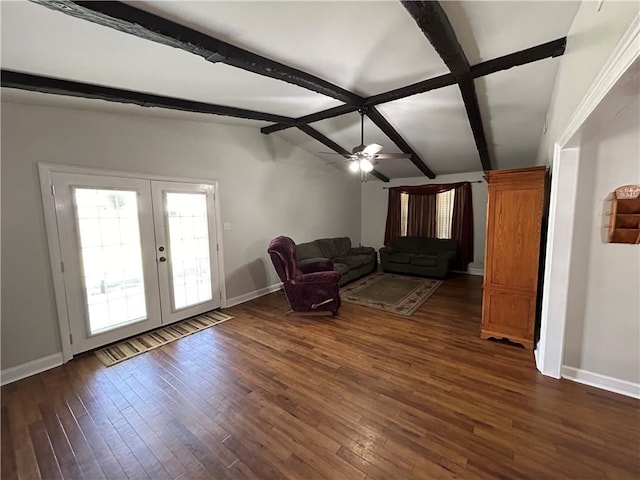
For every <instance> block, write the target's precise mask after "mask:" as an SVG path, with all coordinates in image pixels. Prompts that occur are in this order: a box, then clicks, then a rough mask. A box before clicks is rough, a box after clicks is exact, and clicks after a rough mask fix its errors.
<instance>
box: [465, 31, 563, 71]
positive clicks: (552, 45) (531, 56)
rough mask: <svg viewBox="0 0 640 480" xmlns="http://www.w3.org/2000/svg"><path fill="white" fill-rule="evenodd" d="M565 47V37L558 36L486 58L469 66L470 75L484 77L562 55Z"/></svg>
mask: <svg viewBox="0 0 640 480" xmlns="http://www.w3.org/2000/svg"><path fill="white" fill-rule="evenodd" d="M566 47H567V37H562V38H558V39H557V40H552V41H551V42H547V43H542V44H540V45H536V46H535V47H531V48H527V49H525V50H520V51H519V52H515V53H510V54H509V55H503V56H502V57H498V58H494V59H493V60H487V61H486V62H482V63H478V64H477V65H473V66H472V67H471V76H472V77H473V78H478V77H484V76H485V75H490V74H492V73H496V72H499V71H501V70H508V69H510V68H513V67H517V66H520V65H525V64H527V63H531V62H537V61H538V60H543V59H545V58H549V57H559V56H561V55H564V51H565V48H566Z"/></svg>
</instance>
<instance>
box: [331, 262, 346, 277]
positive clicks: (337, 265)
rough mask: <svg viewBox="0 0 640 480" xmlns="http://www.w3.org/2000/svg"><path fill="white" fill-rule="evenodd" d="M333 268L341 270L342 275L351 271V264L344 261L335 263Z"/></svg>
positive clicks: (337, 270)
mask: <svg viewBox="0 0 640 480" xmlns="http://www.w3.org/2000/svg"><path fill="white" fill-rule="evenodd" d="M333 269H334V270H335V271H336V272H339V273H340V275H346V274H347V273H349V266H348V265H346V264H344V263H334V264H333Z"/></svg>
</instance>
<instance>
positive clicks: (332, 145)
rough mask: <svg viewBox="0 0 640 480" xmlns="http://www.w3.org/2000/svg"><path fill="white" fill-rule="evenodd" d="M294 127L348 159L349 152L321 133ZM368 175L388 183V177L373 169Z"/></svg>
mask: <svg viewBox="0 0 640 480" xmlns="http://www.w3.org/2000/svg"><path fill="white" fill-rule="evenodd" d="M296 126H297V127H298V129H300V130H301V131H303V132H304V133H306V134H307V135H309V136H310V137H313V138H315V139H316V140H317V141H319V142H320V143H322V144H323V145H325V146H326V147H329V148H330V149H331V150H333V151H334V152H336V153H339V154H340V155H342V156H343V157H344V158H350V156H351V152H349V151H347V150H346V149H345V148H343V147H341V146H340V145H338V144H337V143H336V142H334V141H333V140H331V139H330V138H327V137H325V136H324V135H323V134H322V133H320V132H319V131H317V130H316V129H315V128H313V127H310V126H309V125H296ZM369 173H370V174H371V175H373V176H374V177H376V178H378V179H379V180H382V181H383V182H388V181H389V178H388V177H386V176H385V175H383V174H382V173H380V172H378V171H377V170H376V169H375V168H374V169H373V170H371V171H370V172H369Z"/></svg>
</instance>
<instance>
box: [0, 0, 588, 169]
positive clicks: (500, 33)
mask: <svg viewBox="0 0 640 480" xmlns="http://www.w3.org/2000/svg"><path fill="white" fill-rule="evenodd" d="M127 3H131V4H132V5H134V6H136V7H137V8H141V9H144V10H147V11H149V12H151V13H154V14H156V15H159V16H162V17H164V18H167V19H170V20H173V21H175V22H178V23H180V24H183V25H186V26H189V27H191V28H194V29H196V30H199V31H201V32H203V33H206V34H209V35H211V36H214V37H216V38H219V39H221V40H224V41H226V42H228V43H231V44H233V45H236V46H239V47H242V48H245V49H247V50H250V51H252V52H255V53H257V54H260V55H262V56H265V57H268V58H271V59H273V60H276V61H278V62H281V63H284V64H286V65H289V66H291V67H295V68H299V69H301V70H303V71H306V72H308V73H311V74H313V75H316V76H318V77H321V78H324V79H325V80H328V81H330V82H332V83H334V84H336V85H338V86H340V87H343V88H345V89H347V90H350V91H352V92H354V93H357V94H359V95H362V96H369V95H374V94H378V93H381V92H385V91H388V90H391V89H395V88H399V87H402V86H405V85H408V84H411V83H415V82H418V81H421V80H425V79H428V78H431V77H434V76H438V75H442V74H445V73H448V69H447V68H446V66H445V65H444V63H443V62H442V61H441V60H440V58H439V56H438V55H437V53H436V52H435V51H434V49H433V47H432V46H431V45H430V44H429V42H428V41H427V39H426V38H425V37H424V34H423V33H422V32H421V31H420V29H419V28H418V27H417V25H416V24H415V22H414V20H413V19H412V18H411V16H410V15H409V14H408V13H407V11H406V10H405V9H404V7H403V6H402V4H401V3H400V2H397V1H356V2H343V1H322V2H314V1H258V2H245V1H226V2H223V1H214V2H206V1H199V2H187V1H142V2H127ZM441 3H442V6H443V8H444V10H445V12H446V14H447V16H448V17H449V20H450V22H451V24H452V26H453V28H454V30H455V31H456V34H457V36H458V39H459V42H460V44H461V46H462V47H463V49H464V51H465V54H466V56H467V58H468V60H469V62H470V63H471V64H472V65H473V64H476V63H478V62H480V61H485V60H489V59H492V58H495V57H498V56H501V55H505V54H508V53H512V52H515V51H519V50H522V49H525V48H529V47H532V46H535V45H537V44H540V43H544V42H548V41H551V40H555V39H557V38H559V37H562V36H565V35H566V34H567V32H568V30H569V26H570V24H571V21H572V20H573V17H574V15H575V13H576V10H577V7H578V4H579V2H543V1H535V0H534V1H530V2H521V1H518V2H476V1H473V2H450V1H446V2H441ZM0 8H1V18H2V57H1V62H2V68H3V69H9V70H16V71H20V72H25V73H32V74H38V75H46V76H51V77H56V78H63V79H69V80H74V81H78V82H86V83H94V84H98V85H104V86H110V87H116V88H123V89H129V90H138V91H141V92H147V93H154V94H158V95H164V96H168V97H177V98H183V99H188V100H196V101H202V102H208V103H215V104H220V105H227V106H233V107H240V108H246V109H251V110H257V111H262V112H268V113H272V114H279V115H286V116H290V117H300V116H304V115H307V114H310V113H314V112H318V111H321V110H324V109H327V108H331V107H334V106H337V105H340V104H341V102H339V101H337V100H335V99H332V98H329V97H326V96H323V95H320V94H317V93H313V92H310V91H308V90H305V89H303V88H301V87H297V86H295V85H291V84H288V83H285V82H281V81H278V80H274V79H270V78H266V77H263V76H259V75H256V74H253V73H249V72H245V71H242V70H239V69H236V68H233V67H230V66H227V65H224V64H221V63H218V64H212V63H210V62H207V61H205V60H203V59H202V58H200V57H198V56H195V55H192V54H189V53H187V52H184V51H181V50H178V49H175V48H172V47H169V46H165V45H160V44H156V43H153V42H150V41H147V40H142V39H140V38H137V37H134V36H132V35H128V34H125V33H122V32H119V31H116V30H112V29H109V28H107V27H103V26H100V25H96V24H93V23H89V22H87V21H84V20H80V19H77V18H73V17H70V16H67V15H65V14H62V13H59V12H55V11H52V10H49V9H47V8H46V7H43V6H41V5H36V4H33V3H29V2H25V1H19V2H0ZM557 65H558V59H546V60H542V61H539V62H535V63H532V64H529V65H525V66H520V67H516V68H513V69H511V70H507V71H503V72H498V73H495V74H492V75H489V76H486V77H482V78H479V79H476V81H475V85H476V90H477V96H478V102H479V105H480V110H481V114H482V119H483V124H484V128H485V133H486V137H487V141H488V144H489V153H490V157H491V161H492V164H493V166H494V167H495V168H512V167H520V166H526V165H532V164H533V163H534V162H535V158H536V149H537V146H538V142H539V139H540V134H541V132H542V127H543V124H544V116H545V112H546V110H547V106H548V103H549V99H550V95H551V91H552V88H553V83H554V80H555V73H556V69H557ZM2 95H3V101H6V100H9V101H17V102H35V103H48V104H67V105H68V106H71V107H73V108H95V109H104V108H108V109H112V110H113V109H114V108H115V109H117V108H124V109H125V110H124V111H125V112H126V113H130V112H132V111H136V112H137V111H139V112H141V113H142V114H148V113H149V112H150V110H151V109H145V108H142V107H136V106H131V105H128V106H114V105H110V106H108V107H105V104H106V102H103V101H99V100H80V99H70V98H67V97H56V99H55V100H51V97H52V96H51V95H45V94H34V93H25V92H17V91H15V90H10V89H3V92H2ZM378 109H379V111H380V112H381V113H382V114H383V115H384V117H385V118H386V119H387V120H388V121H389V123H390V124H391V125H393V127H394V128H395V129H396V130H397V131H398V132H399V133H400V134H401V136H402V137H403V138H404V140H405V141H406V142H407V143H409V145H411V147H412V148H413V149H414V150H415V151H416V152H417V153H418V154H419V155H420V156H421V158H422V159H423V160H424V161H425V163H426V164H427V165H428V166H429V168H431V170H433V171H434V172H435V173H436V174H446V173H456V172H465V171H475V170H481V169H482V166H481V164H480V159H479V156H478V152H477V150H476V147H475V142H474V140H473V136H472V133H471V128H470V126H469V121H468V119H467V115H466V111H465V108H464V104H463V102H462V98H461V95H460V91H459V89H458V87H457V86H455V85H454V86H450V87H445V88H442V89H438V90H432V91H430V92H427V93H424V94H420V95H414V96H412V97H407V98H404V99H401V100H397V101H394V102H390V103H386V104H382V105H379V106H378ZM154 110H155V111H154V112H153V113H154V114H167V115H171V116H176V113H175V112H168V111H166V110H161V109H154ZM189 115H193V117H190V118H193V119H195V120H200V119H202V118H203V117H204V115H198V114H180V116H181V117H188V116H189ZM207 120H213V121H219V122H222V123H241V124H244V125H249V126H252V127H255V128H259V127H261V126H266V125H268V124H267V123H265V122H256V121H249V120H239V119H230V118H229V117H220V116H209V117H208V118H207ZM311 126H312V127H313V128H315V129H316V130H318V131H320V132H321V133H323V134H324V135H326V136H327V137H329V138H330V139H331V140H333V141H334V142H337V143H338V144H339V145H341V146H342V147H344V148H346V149H347V150H350V149H351V148H352V147H353V146H355V145H358V144H359V143H360V128H359V115H358V114H357V113H355V112H354V113H351V114H348V115H344V116H341V117H336V118H332V119H327V120H323V121H320V122H315V123H313V124H311ZM272 135H280V136H282V137H284V138H286V139H288V140H289V141H291V142H293V143H295V144H297V145H299V146H301V147H302V148H304V149H306V150H308V151H309V152H311V153H314V154H317V152H321V151H327V150H328V149H327V147H325V146H324V145H322V144H321V143H319V142H317V141H316V140H314V139H312V138H311V137H308V136H307V135H306V134H304V133H302V132H300V131H299V130H297V129H294V128H292V129H288V130H283V131H281V132H278V133H274V134H272ZM372 142H375V143H379V144H381V145H383V146H384V150H383V152H399V151H400V150H399V149H398V147H397V146H396V145H394V144H393V142H392V141H391V140H390V139H388V138H387V137H386V136H385V135H384V134H383V133H382V132H381V131H380V130H379V129H378V128H377V127H376V126H375V125H374V124H373V123H372V122H370V121H368V120H367V121H366V123H365V143H372ZM317 156H318V159H319V160H318V161H321V162H325V163H331V162H336V161H337V160H341V158H342V157H340V156H334V155H324V154H317ZM338 164H339V162H338ZM376 168H377V170H379V171H380V172H381V173H383V174H385V175H387V176H388V177H390V178H397V177H415V176H422V175H423V174H422V173H421V172H420V170H418V168H417V167H415V166H414V165H413V164H412V163H411V162H410V161H409V160H393V161H385V162H381V163H380V164H379V165H377V166H376Z"/></svg>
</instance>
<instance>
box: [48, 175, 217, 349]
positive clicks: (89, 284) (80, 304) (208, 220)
mask: <svg viewBox="0 0 640 480" xmlns="http://www.w3.org/2000/svg"><path fill="white" fill-rule="evenodd" d="M51 180H52V184H53V186H54V192H55V194H54V195H55V210H56V221H57V223H58V238H59V244H60V254H61V258H62V268H63V276H64V285H65V293H66V303H67V312H68V318H69V330H70V333H71V350H72V353H73V354H76V353H80V352H84V351H86V350H90V349H93V348H96V347H99V346H102V345H105V344H108V343H111V342H114V341H117V340H120V339H123V338H126V337H129V336H131V335H136V334H138V333H141V332H144V331H146V330H150V329H153V328H156V327H159V326H161V325H163V324H168V323H171V322H174V321H177V320H180V319H183V318H187V317H190V316H193V315H197V314H199V313H202V312H205V311H208V310H212V309H214V308H218V307H220V282H219V275H218V268H217V252H216V249H217V246H216V245H217V240H216V239H217V235H216V231H215V228H216V222H215V217H214V212H215V209H214V203H213V202H214V191H213V186H212V185H206V184H195V183H181V182H158V181H152V180H146V179H140V178H125V177H112V176H103V175H85V174H73V173H52V174H51Z"/></svg>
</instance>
